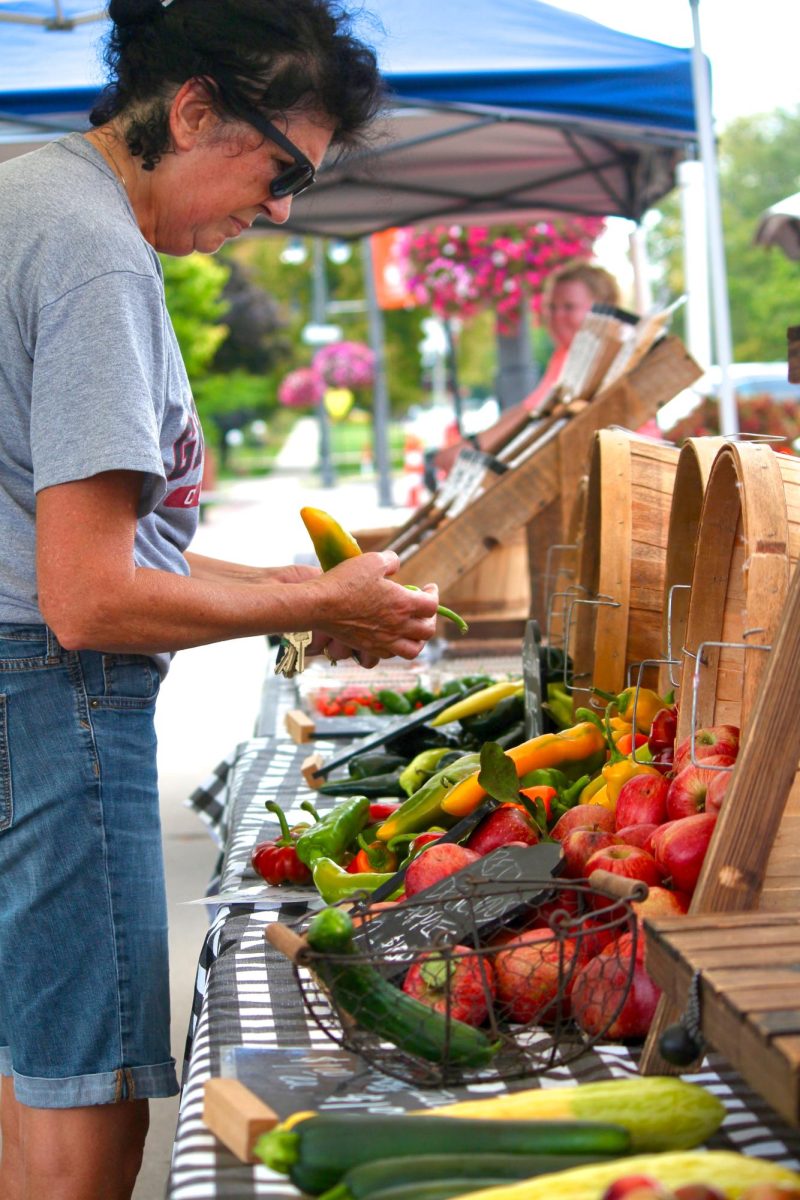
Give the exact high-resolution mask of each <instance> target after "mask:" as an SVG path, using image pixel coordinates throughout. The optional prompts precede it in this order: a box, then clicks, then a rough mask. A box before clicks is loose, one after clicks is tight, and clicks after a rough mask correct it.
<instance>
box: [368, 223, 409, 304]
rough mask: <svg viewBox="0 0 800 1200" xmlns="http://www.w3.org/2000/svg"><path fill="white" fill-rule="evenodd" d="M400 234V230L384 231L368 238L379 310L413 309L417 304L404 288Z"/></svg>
mask: <svg viewBox="0 0 800 1200" xmlns="http://www.w3.org/2000/svg"><path fill="white" fill-rule="evenodd" d="M402 234H403V230H402V229H384V230H382V231H381V232H380V233H373V235H372V237H371V238H370V243H371V245H372V269H373V272H374V275H375V292H376V295H377V297H378V307H379V308H414V307H415V306H416V303H417V302H416V300H415V298H414V296H413V294H412V293H411V292H410V291H409V290H408V287H407V286H406V278H405V272H404V271H403V265H402V261H401V258H400V245H401V236H402Z"/></svg>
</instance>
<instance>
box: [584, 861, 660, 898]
mask: <svg viewBox="0 0 800 1200" xmlns="http://www.w3.org/2000/svg"><path fill="white" fill-rule="evenodd" d="M589 886H590V887H593V888H596V889H597V891H598V892H603V894H604V895H606V896H611V897H612V898H613V899H615V900H634V901H636V902H638V901H640V900H646V899H647V894H648V891H649V888H648V886H647V884H646V883H643V882H642V880H641V879H629V878H627V877H626V876H624V875H615V874H614V872H613V871H603V870H601V869H600V868H599V867H598V869H597V870H596V871H592V873H591V875H590V876H589Z"/></svg>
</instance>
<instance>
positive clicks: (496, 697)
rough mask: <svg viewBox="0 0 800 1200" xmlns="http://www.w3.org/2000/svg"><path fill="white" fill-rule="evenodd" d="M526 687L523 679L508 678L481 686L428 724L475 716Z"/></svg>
mask: <svg viewBox="0 0 800 1200" xmlns="http://www.w3.org/2000/svg"><path fill="white" fill-rule="evenodd" d="M524 688H525V685H524V683H523V682H522V680H521V679H506V680H503V681H502V682H501V683H492V684H490V685H489V686H488V687H485V688H481V690H480V691H479V692H473V694H472V695H471V696H465V697H464V699H463V700H456V701H455V702H454V703H453V704H451V705H450V707H449V708H446V709H445V710H444V712H440V713H439V715H438V716H436V717H434V718H433V720H432V721H429V722H428V724H429V725H434V726H438V725H449V724H450V722H451V721H460V720H461V719H462V717H474V716H476V715H477V714H478V713H482V712H488V711H489V709H490V708H494V706H495V705H496V704H499V702H500V701H501V700H505V698H506V696H513V695H514V693H515V692H517V693H521V692H522V691H523V690H524Z"/></svg>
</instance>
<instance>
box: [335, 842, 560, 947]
mask: <svg viewBox="0 0 800 1200" xmlns="http://www.w3.org/2000/svg"><path fill="white" fill-rule="evenodd" d="M561 861H562V860H561V847H560V845H559V844H558V843H557V842H539V843H537V845H535V846H521V845H509V846H500V847H499V848H498V849H497V850H493V851H492V852H491V854H485V855H483V856H482V857H481V858H479V859H478V861H477V862H474V863H471V864H470V865H469V866H467V867H462V869H461V870H460V871H456V872H455V873H454V874H453V875H448V876H447V878H446V879H440V880H439V882H438V883H435V884H433V886H432V887H429V888H426V889H425V891H424V892H419V893H418V894H417V895H416V896H414V898H413V900H411V901H405V902H403V903H401V904H398V905H396V906H395V907H392V908H389V909H385V910H383V911H382V912H379V913H376V914H375V916H371V917H370V919H369V920H367V921H364V922H363V923H362V924H361V925H360V927H359V929H358V931H357V932H356V936H355V941H356V944H357V945H358V947H359V949H361V950H362V951H363V952H364V953H369V954H370V955H374V956H377V957H380V958H381V959H387V960H392V959H395V960H397V963H398V966H402V965H403V963H404V960H405V957H406V956H407V955H408V954H409V953H411V952H419V951H420V950H421V949H428V948H430V947H433V946H436V945H437V944H438V945H444V944H449V945H453V944H462V945H467V946H469V945H474V944H475V942H476V940H477V941H478V942H479V943H482V942H483V941H485V940H486V939H488V938H490V937H491V936H492V933H493V932H496V931H497V930H499V929H500V928H501V927H503V926H506V927H507V926H513V924H514V923H515V922H516V921H518V920H519V921H521V920H524V919H525V917H526V916H527V917H529V916H530V914H531V910H532V909H535V908H537V907H538V906H539V905H540V904H541V903H542V901H543V899H544V897H545V895H546V893H547V891H548V880H549V879H551V878H552V877H553V875H554V874H556V873H557V872H558V870H559V868H560V864H561ZM368 911H369V910H368V908H367V912H368ZM389 970H390V971H391V966H390V967H389Z"/></svg>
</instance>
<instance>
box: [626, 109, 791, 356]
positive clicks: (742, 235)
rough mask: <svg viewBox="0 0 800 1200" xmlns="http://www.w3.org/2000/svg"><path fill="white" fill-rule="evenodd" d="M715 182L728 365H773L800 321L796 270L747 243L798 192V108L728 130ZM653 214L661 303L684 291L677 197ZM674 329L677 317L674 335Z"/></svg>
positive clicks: (776, 252) (775, 252)
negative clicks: (767, 213) (770, 212)
mask: <svg viewBox="0 0 800 1200" xmlns="http://www.w3.org/2000/svg"><path fill="white" fill-rule="evenodd" d="M719 181H720V193H721V197H722V223H723V235H724V241H725V256H726V263H727V273H728V294H729V297H730V311H731V333H732V339H733V352H734V359H735V360H736V361H738V362H773V361H775V362H780V361H782V360H785V358H786V328H787V326H788V325H792V324H797V322H798V321H800V264H798V263H796V262H792V261H790V260H789V259H788V258H787V257H786V255H785V254H784V253H783V251H782V250H780V249H777V248H766V247H764V246H755V245H753V238H754V237H755V233H756V228H757V226H758V221H759V218H760V216H761V214H762V213H763V212H764V210H765V209H767V208H769V207H770V205H772V204H775V203H777V201H779V200H782V199H783V198H784V197H785V196H788V195H791V194H792V193H794V192H796V191H798V190H800V107H798V108H797V109H796V110H794V111H786V110H783V109H778V110H776V111H775V112H772V113H768V114H764V115H759V116H752V117H741V118H739V119H738V120H737V121H734V122H732V123H731V124H730V125H728V126H727V127H726V129H725V130H724V132H723V133H722V134H721V136H720V141H719ZM659 211H660V213H661V217H660V219H659V220H658V221H657V223H656V224H655V226H654V228H653V229H652V231H651V233H650V254H651V257H652V260H653V261H654V262H656V263H661V264H662V266H663V268H664V290H665V294H663V295H662V296H661V297H659V299H660V300H661V301H662V302H668V301H669V300H670V299H673V298H674V297H676V296H680V295H681V294H682V292H683V290H684V284H683V260H682V253H683V240H682V229H681V220H680V208H679V200H678V197H677V195H676V194H672V195H671V196H670V197H669V198H668V199H667V200H666V201H665V202H664V203H663V204H662V205H660V206H659ZM681 325H682V314H681V312H680V311H679V312H678V313H676V317H675V329H676V332H678V333H679V334H680V333H682V332H683V330H682V328H681Z"/></svg>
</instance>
